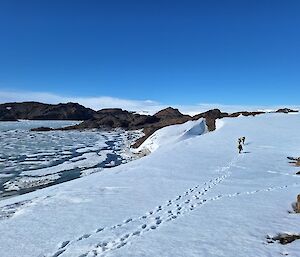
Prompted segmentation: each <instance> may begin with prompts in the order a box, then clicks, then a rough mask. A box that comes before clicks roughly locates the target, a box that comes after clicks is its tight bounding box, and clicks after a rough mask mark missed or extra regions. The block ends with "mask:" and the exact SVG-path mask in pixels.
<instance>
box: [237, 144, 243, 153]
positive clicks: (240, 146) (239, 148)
mask: <svg viewBox="0 0 300 257" xmlns="http://www.w3.org/2000/svg"><path fill="white" fill-rule="evenodd" d="M238 150H239V154H240V153H242V151H243V146H242V144H240V143H239V145H238Z"/></svg>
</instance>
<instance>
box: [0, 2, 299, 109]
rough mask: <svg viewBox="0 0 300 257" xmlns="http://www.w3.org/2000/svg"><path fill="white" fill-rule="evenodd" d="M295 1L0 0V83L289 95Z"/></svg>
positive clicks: (231, 99) (145, 93)
mask: <svg viewBox="0 0 300 257" xmlns="http://www.w3.org/2000/svg"><path fill="white" fill-rule="evenodd" d="M299 85H300V1H284V0H282V1H276V0H272V1H271V0H270V1H265V0H256V1H255V0H252V1H246V0H238V1H224V0H220V1H214V0H207V1H200V0H198V1H188V0H186V1H184V0H182V1H176V0H170V1H162V0H161V1H155V0H154V1H153V0H152V1H150V0H149V1H143V0H140V1H130V0H126V1H125V0H122V1H114V0H107V1H101V0H98V1H91V0H82V1H77V0H72V1H71V0H70V1H66V0H50V1H47V0H37V1H31V0H19V1H14V0H0V90H15V91H18V90H19V91H30V92H35V91H39V92H50V93H54V94H59V95H65V96H82V97H85V96H89V97H90V96H111V97H119V98H125V99H128V98H129V99H141V100H142V99H151V100H156V101H159V102H162V103H170V104H195V103H201V102H205V103H209V102H212V103H223V104H265V105H266V104H298V103H299V90H300V86H299Z"/></svg>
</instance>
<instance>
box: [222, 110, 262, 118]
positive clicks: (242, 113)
mask: <svg viewBox="0 0 300 257" xmlns="http://www.w3.org/2000/svg"><path fill="white" fill-rule="evenodd" d="M263 113H265V112H262V111H261V112H234V113H231V114H229V115H228V117H231V118H235V117H239V116H240V115H242V116H256V115H259V114H263Z"/></svg>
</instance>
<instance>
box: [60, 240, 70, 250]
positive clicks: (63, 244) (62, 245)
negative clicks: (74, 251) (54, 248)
mask: <svg viewBox="0 0 300 257" xmlns="http://www.w3.org/2000/svg"><path fill="white" fill-rule="evenodd" d="M69 243H70V241H64V242H62V243H61V245H60V247H59V248H60V249H61V248H65V247H66V246H67V245H68V244H69Z"/></svg>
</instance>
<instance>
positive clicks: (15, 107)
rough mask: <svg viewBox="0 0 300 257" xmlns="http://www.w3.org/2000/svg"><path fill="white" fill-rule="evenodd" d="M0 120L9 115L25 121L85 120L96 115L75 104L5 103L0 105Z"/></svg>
mask: <svg viewBox="0 0 300 257" xmlns="http://www.w3.org/2000/svg"><path fill="white" fill-rule="evenodd" d="M0 110H6V111H3V112H1V111H0V119H3V118H5V117H6V115H7V114H8V113H9V115H10V116H11V117H12V118H13V119H14V120H17V119H26V120H87V119H91V118H92V117H93V115H94V114H95V113H96V112H95V111H93V110H92V109H89V108H85V107H84V106H82V105H80V104H77V103H66V104H43V103H38V102H22V103H6V104H1V105H0Z"/></svg>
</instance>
